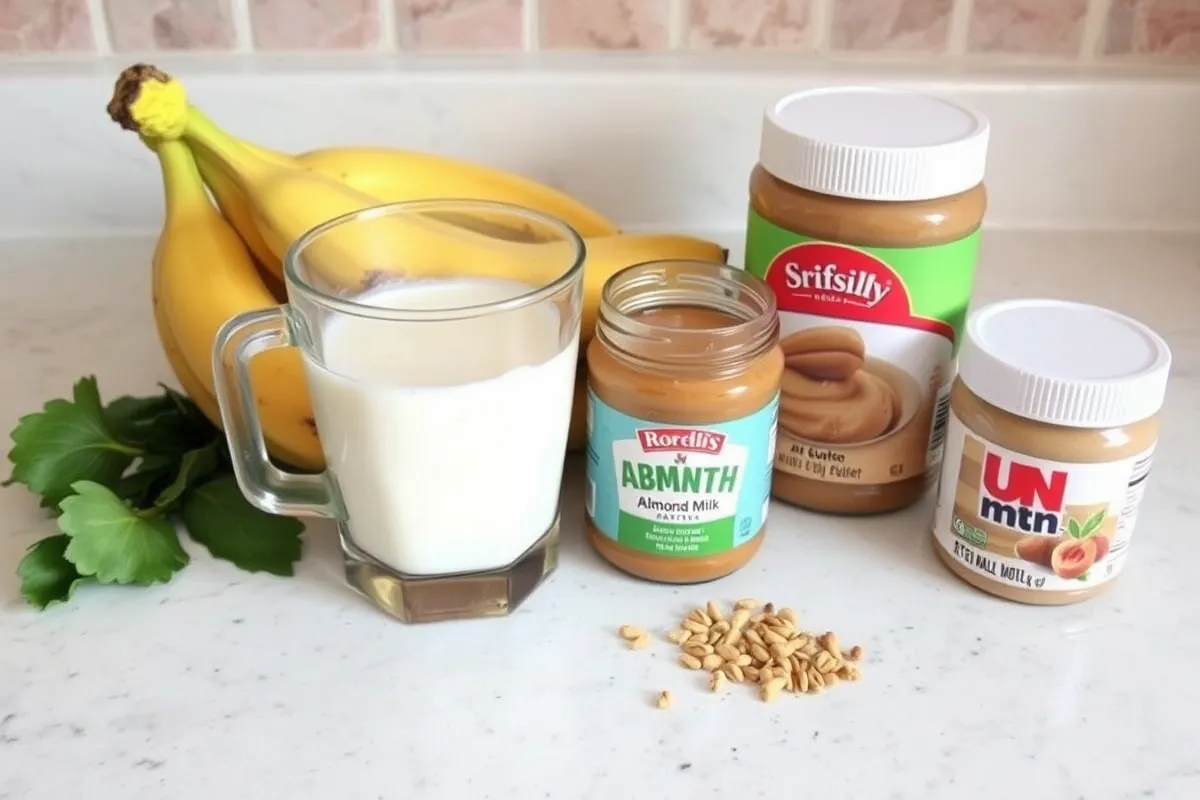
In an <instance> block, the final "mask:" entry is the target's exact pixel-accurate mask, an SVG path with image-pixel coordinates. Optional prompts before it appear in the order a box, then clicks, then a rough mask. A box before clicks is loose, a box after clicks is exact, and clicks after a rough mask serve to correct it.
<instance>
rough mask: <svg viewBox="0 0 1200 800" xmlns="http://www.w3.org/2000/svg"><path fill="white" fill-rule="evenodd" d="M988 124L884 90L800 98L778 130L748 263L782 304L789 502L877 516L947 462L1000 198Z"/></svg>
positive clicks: (783, 444)
mask: <svg viewBox="0 0 1200 800" xmlns="http://www.w3.org/2000/svg"><path fill="white" fill-rule="evenodd" d="M987 145H988V123H987V120H986V119H984V118H983V117H982V116H980V115H979V114H977V113H975V112H973V111H969V110H967V109H965V108H961V107H959V106H957V105H955V104H953V103H950V102H947V101H945V100H941V99H938V98H936V97H929V96H927V95H923V94H916V93H912V92H905V91H894V90H887V89H875V88H859V87H852V88H832V89H821V90H816V91H808V92H800V93H797V94H793V95H789V96H787V97H784V98H783V99H781V100H779V101H778V102H776V103H774V104H773V105H771V106H770V107H769V108H768V109H767V111H766V113H765V117H764V120H763V132H762V144H761V151H760V156H759V163H758V165H757V166H756V167H755V169H754V171H753V174H752V176H751V178H750V213H749V221H748V225H747V232H746V257H745V268H746V270H747V271H748V272H750V273H752V274H754V275H757V276H759V277H762V278H763V279H764V280H765V281H766V282H767V284H768V285H770V286H771V288H772V290H773V291H774V292H775V296H776V300H777V302H778V305H779V317H780V345H781V347H782V349H783V352H784V356H785V360H786V364H787V369H786V371H785V372H784V376H783V389H782V392H783V393H782V398H781V400H780V409H779V437H778V445H777V453H776V460H775V476H774V488H773V491H774V494H775V496H776V497H778V498H780V499H782V500H785V501H787V502H789V503H793V504H795V505H799V506H803V507H805V508H808V509H812V510H814V511H824V512H831V513H842V514H871V513H878V512H883V511H892V510H895V509H898V508H902V507H904V506H907V505H909V504H911V503H913V502H914V501H916V500H917V499H919V498H920V497H921V496H922V495H923V494H924V493H925V491H926V490H927V489H928V488H929V487H930V485H931V484H932V483H933V480H934V477H935V476H936V473H937V466H938V462H939V460H940V458H941V450H942V438H943V434H944V425H945V419H946V406H947V403H948V401H949V390H950V379H951V377H952V372H953V370H952V364H953V359H954V356H955V354H956V351H957V347H958V337H959V332H960V329H961V327H962V324H963V320H964V319H965V317H966V313H967V305H968V301H969V299H970V295H971V287H972V282H973V279H974V272H975V260H976V255H977V253H978V248H979V228H980V224H981V223H982V220H983V215H984V209H985V206H986V204H987V192H986V190H985V188H984V184H983V177H984V166H985V161H986V156H987Z"/></svg>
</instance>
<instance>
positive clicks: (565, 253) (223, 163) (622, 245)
mask: <svg viewBox="0 0 1200 800" xmlns="http://www.w3.org/2000/svg"><path fill="white" fill-rule="evenodd" d="M130 84H136V90H132V89H131V88H130ZM109 113H110V115H112V117H113V118H114V119H116V120H117V121H118V122H120V123H121V124H122V125H123V126H125V127H127V128H132V129H135V130H138V131H139V133H141V134H142V135H143V136H147V137H150V138H166V139H175V138H180V137H182V138H184V139H186V140H187V142H188V144H189V145H191V146H192V149H193V150H196V151H199V152H201V153H202V155H203V157H204V158H205V160H206V162H209V163H211V164H212V165H213V166H214V167H219V168H220V169H221V170H223V171H224V173H225V175H227V176H228V177H230V178H231V179H232V180H233V181H235V182H236V183H237V185H238V187H239V188H240V189H241V190H242V192H243V193H244V194H245V196H246V198H247V200H248V201H249V203H250V205H251V213H252V215H253V216H254V217H255V220H256V226H257V229H258V230H259V232H260V233H261V234H262V236H263V240H264V242H265V243H266V245H267V246H268V247H269V249H270V250H271V252H272V253H274V254H275V255H276V256H277V257H281V256H282V255H283V254H284V252H285V251H286V250H287V248H288V247H289V246H290V245H291V243H292V242H293V241H295V240H296V239H297V238H298V237H300V236H301V235H303V234H304V233H305V232H306V231H308V230H310V229H311V228H313V227H314V226H316V225H319V224H321V223H322V222H325V221H327V220H329V219H332V218H334V217H338V216H341V215H343V214H347V213H351V212H355V211H360V210H362V209H365V208H368V207H371V206H375V205H378V204H379V203H380V200H379V199H378V198H377V197H374V196H373V195H370V194H368V193H365V192H362V191H359V190H357V189H355V188H354V187H352V186H350V185H348V184H347V183H345V182H344V181H341V180H336V179H334V178H332V177H330V176H328V175H324V174H321V173H320V172H318V171H315V170H308V169H303V168H296V167H294V166H289V163H290V162H294V161H295V159H293V158H292V157H290V156H286V155H282V154H278V153H274V152H272V151H267V150H263V149H262V148H256V147H255V146H253V145H247V144H245V143H244V142H241V141H239V140H237V139H234V138H233V137H231V136H229V135H228V134H226V133H225V132H224V131H222V130H221V129H219V128H218V127H217V126H216V125H214V124H212V123H211V121H209V120H208V119H207V117H205V116H204V115H203V114H202V113H201V112H199V111H198V110H196V109H195V108H193V107H191V106H190V105H189V104H188V102H187V97H186V93H185V91H184V89H183V87H182V85H181V84H180V83H179V81H177V80H175V79H174V78H171V77H170V76H167V75H165V74H164V73H161V72H158V71H157V70H155V69H154V68H152V67H134V68H130V69H129V70H126V72H125V73H123V74H122V77H121V80H119V81H118V83H117V88H116V90H115V91H114V96H113V101H112V103H110V106H109ZM533 238H536V237H533ZM586 246H587V260H586V266H585V269H584V291H583V294H584V300H583V315H582V316H583V325H582V330H581V338H582V340H583V341H584V342H586V341H587V340H588V339H590V337H591V335H592V331H593V330H594V325H595V317H596V313H597V311H598V308H599V301H600V293H601V290H602V288H603V286H604V283H605V282H606V281H607V280H608V278H609V277H610V276H611V275H612V274H613V273H614V272H616V271H617V270H619V269H621V268H623V267H626V266H629V265H631V264H635V263H639V262H643V261H650V260H658V259H698V260H704V261H713V262H724V260H725V251H724V250H722V249H721V247H720V246H719V245H717V244H715V243H713V242H709V241H706V240H703V239H698V238H695V237H691V236H683V235H672V234H617V235H610V236H599V237H589V238H588V239H587V242H586ZM574 247H575V243H574V242H571V241H566V240H559V241H544V242H535V243H530V242H515V241H509V240H506V239H502V238H499V237H496V236H489V235H486V234H484V233H481V232H479V231H477V230H470V229H468V228H466V227H464V226H462V225H460V224H457V223H450V222H447V221H445V220H439V219H434V218H431V217H429V216H427V215H421V216H417V215H400V216H382V217H376V218H373V219H372V220H371V221H370V222H368V223H364V224H359V225H350V226H342V227H339V228H334V229H331V230H329V231H328V232H326V233H325V234H324V235H323V236H321V237H319V238H318V239H317V240H315V241H314V242H313V243H312V244H311V245H310V247H309V249H308V250H306V252H305V266H306V269H308V270H311V271H312V272H314V273H316V276H317V277H319V278H320V279H322V281H324V282H325V283H327V284H331V285H332V286H333V287H335V288H341V289H347V290H351V291H353V290H354V289H356V288H358V287H360V286H364V285H368V284H369V283H370V282H371V281H372V280H373V279H374V278H375V277H376V276H377V275H378V274H379V273H381V272H385V273H386V272H397V273H403V274H406V275H412V276H421V275H458V276H468V275H471V276H479V277H505V278H509V279H515V280H524V281H526V282H528V283H530V284H536V285H544V284H546V283H549V282H551V281H552V280H553V279H554V278H556V277H557V276H558V275H560V274H561V273H562V272H563V271H564V270H565V269H566V268H567V267H568V266H569V265H570V263H571V259H572V257H573V255H574Z"/></svg>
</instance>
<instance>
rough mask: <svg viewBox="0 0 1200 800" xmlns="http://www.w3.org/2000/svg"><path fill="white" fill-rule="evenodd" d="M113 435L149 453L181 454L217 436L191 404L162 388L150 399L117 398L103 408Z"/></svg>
mask: <svg viewBox="0 0 1200 800" xmlns="http://www.w3.org/2000/svg"><path fill="white" fill-rule="evenodd" d="M104 416H105V418H106V419H107V420H108V423H109V427H110V429H111V430H112V431H113V434H114V435H115V436H116V437H117V438H118V439H121V440H122V441H124V442H126V443H128V444H132V445H137V446H138V447H140V448H141V449H143V450H146V451H149V452H152V453H169V454H175V455H178V454H181V453H184V452H186V451H188V450H194V449H196V448H198V447H202V446H204V445H205V444H208V443H209V442H211V441H213V440H214V439H216V438H218V437H219V433H220V432H219V431H218V430H217V429H216V428H214V427H213V426H212V424H211V423H209V421H208V420H207V419H206V418H205V417H204V415H203V414H201V413H200V411H199V409H197V408H196V406H195V404H194V403H192V401H191V400H188V399H187V398H186V397H183V396H182V395H180V394H179V393H178V392H175V391H173V390H171V389H169V388H167V387H165V386H164V387H163V393H162V394H160V395H155V396H151V397H129V396H128V395H126V396H123V397H118V398H117V399H116V400H113V401H112V402H111V403H109V404H108V405H107V406H105V408H104Z"/></svg>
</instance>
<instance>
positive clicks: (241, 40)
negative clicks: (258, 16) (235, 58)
mask: <svg viewBox="0 0 1200 800" xmlns="http://www.w3.org/2000/svg"><path fill="white" fill-rule="evenodd" d="M229 13H230V15H231V17H232V19H233V35H234V50H235V51H236V52H239V53H249V52H250V51H252V50H253V49H254V31H253V24H252V23H251V22H250V0H229Z"/></svg>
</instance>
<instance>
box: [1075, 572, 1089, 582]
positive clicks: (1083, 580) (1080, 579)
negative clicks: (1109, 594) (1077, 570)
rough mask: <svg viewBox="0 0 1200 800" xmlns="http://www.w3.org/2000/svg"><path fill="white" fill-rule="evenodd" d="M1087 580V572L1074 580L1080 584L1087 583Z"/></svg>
mask: <svg viewBox="0 0 1200 800" xmlns="http://www.w3.org/2000/svg"><path fill="white" fill-rule="evenodd" d="M1090 571H1091V570H1088V572H1090ZM1087 579H1088V573H1087V572H1085V573H1083V574H1082V575H1080V576H1079V577H1078V578H1076V579H1075V580H1077V581H1082V582H1084V583H1086V582H1087Z"/></svg>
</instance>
